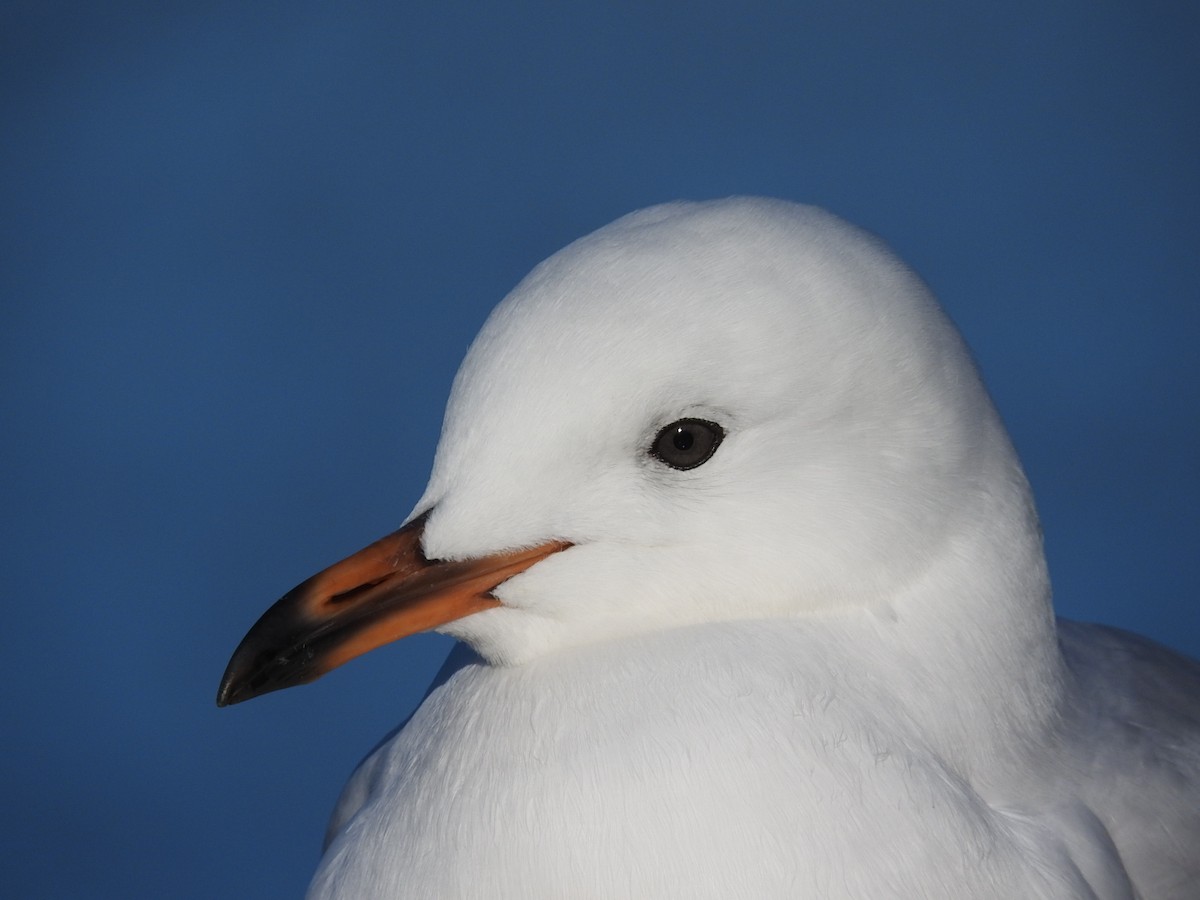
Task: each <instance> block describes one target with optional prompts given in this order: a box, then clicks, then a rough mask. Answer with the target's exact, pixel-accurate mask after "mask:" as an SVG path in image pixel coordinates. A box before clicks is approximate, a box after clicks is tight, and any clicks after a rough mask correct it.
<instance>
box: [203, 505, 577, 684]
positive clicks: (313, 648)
mask: <svg viewBox="0 0 1200 900" xmlns="http://www.w3.org/2000/svg"><path fill="white" fill-rule="evenodd" d="M424 525H425V516H420V517H418V518H416V519H414V520H413V521H412V522H409V523H408V524H407V525H405V526H404V527H403V528H401V529H400V530H399V531H396V532H393V533H392V534H389V535H388V536H387V537H385V538H382V539H380V540H378V541H376V542H375V543H373V544H371V545H370V546H368V547H364V548H363V549H362V550H360V551H358V552H357V553H355V554H354V555H353V556H349V557H347V558H346V559H344V560H342V561H341V562H339V563H336V564H334V565H332V566H330V567H329V568H328V569H326V570H325V571H323V572H318V573H317V574H316V575H314V576H313V577H312V578H310V579H308V580H307V581H305V582H303V583H301V584H299V585H297V586H296V587H294V588H293V589H292V590H290V591H289V592H288V593H287V594H285V595H284V596H283V598H282V599H280V600H279V601H278V602H277V603H276V604H275V605H274V606H272V607H271V608H270V609H268V610H267V611H266V612H265V613H263V616H262V618H261V619H259V620H258V621H257V622H256V623H255V625H254V627H253V628H251V629H250V631H249V633H247V635H246V636H245V637H244V638H242V642H241V644H239V645H238V648H237V650H235V651H234V654H233V657H232V658H231V659H230V660H229V665H228V666H227V667H226V669H225V677H223V678H222V679H221V687H220V689H219V690H218V691H217V706H229V705H231V704H233V703H241V702H242V701H243V700H249V699H250V698H251V697H257V696H259V695H260V694H266V693H269V692H271V691H277V690H280V689H281V688H286V687H291V686H293V685H296V684H306V683H308V682H310V681H315V680H316V679H318V678H320V677H321V676H322V675H324V674H325V673H326V672H329V671H330V670H332V669H335V668H337V667H338V666H340V665H341V664H342V663H344V662H348V661H349V660H351V659H353V658H354V657H356V656H361V655H362V654H364V653H366V652H367V651H368V650H374V649H375V648H376V647H379V646H382V645H383V644H386V643H390V642H391V641H395V640H398V639H400V638H402V637H405V636H407V635H410V634H416V633H417V632H418V631H427V630H428V629H430V628H436V627H437V626H438V625H442V624H445V623H446V622H452V621H454V620H455V619H461V618H462V617H464V616H469V615H471V614H472V613H477V612H481V611H483V610H485V609H493V608H495V607H497V606H499V605H500V601H499V600H497V599H496V598H495V597H493V596H492V595H491V593H490V592H491V591H492V590H493V589H494V588H496V587H497V586H498V585H500V584H501V583H502V582H504V581H507V580H508V579H509V578H511V577H512V576H514V575H516V574H517V573H519V572H523V571H525V570H526V569H528V568H529V567H530V566H532V565H533V564H534V563H537V562H539V561H541V560H543V559H545V558H546V557H547V556H549V555H550V554H552V553H556V552H558V551H559V550H564V549H566V548H567V547H568V546H570V545H569V544H566V543H563V542H559V541H555V542H552V543H548V544H542V545H541V546H538V547H531V548H528V549H525V550H514V551H512V552H509V553H497V554H494V555H492V556H484V557H481V558H479V559H468V560H461V561H437V560H434V561H431V560H428V559H426V558H425V554H424V553H423V552H422V551H421V535H422V530H423V528H424Z"/></svg>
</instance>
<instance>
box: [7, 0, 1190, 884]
mask: <svg viewBox="0 0 1200 900" xmlns="http://www.w3.org/2000/svg"><path fill="white" fill-rule="evenodd" d="M482 6H484V4H459V3H447V2H439V3H348V4H334V3H317V2H304V0H293V2H288V3H244V2H228V3H219V2H208V3H204V2H201V3H195V2H192V3H186V4H183V3H162V2H153V3H151V2H110V3H105V4H98V3H82V2H78V3H63V2H54V0H37V2H8V3H5V4H4V5H3V8H2V10H0V300H2V307H0V344H2V353H0V367H2V370H0V371H2V377H0V429H2V431H0V433H2V434H3V441H0V455H2V458H3V473H4V476H3V479H2V482H0V509H2V510H3V516H2V520H0V521H2V526H0V527H2V528H3V531H2V533H0V541H2V546H3V560H4V565H3V572H4V582H5V608H6V615H5V624H6V629H5V630H6V640H5V642H4V644H5V649H4V652H3V654H2V655H0V666H2V669H3V672H4V673H5V677H4V678H3V679H2V681H0V703H2V704H3V705H2V707H0V715H2V716H3V721H4V723H5V726H4V734H5V738H4V741H3V744H4V747H3V753H0V766H2V767H3V772H2V775H3V781H2V783H3V787H4V796H5V803H4V806H5V810H6V813H5V815H4V816H3V824H2V825H0V848H3V849H2V850H0V852H2V853H3V858H2V859H0V870H2V871H3V872H4V876H3V881H4V883H5V893H6V895H8V896H13V897H26V896H28V897H32V896H38V897H47V896H79V897H83V896H87V897H98V896H113V897H116V896H120V897H166V896H170V897H174V898H192V897H195V898H211V897H249V896H256V897H264V898H275V897H280V898H283V897H295V896H298V895H299V894H300V892H301V891H302V889H303V887H304V885H305V884H306V882H307V879H308V877H309V875H310V873H311V871H312V869H313V867H314V865H315V863H316V860H317V854H318V850H319V844H320V840H321V835H322V830H323V828H324V823H325V819H326V817H327V815H328V813H329V811H330V809H331V807H332V804H333V801H334V799H335V797H336V795H337V793H338V791H339V789H340V787H341V785H342V783H343V782H344V780H345V778H346V776H347V775H348V774H349V772H350V770H351V769H352V767H353V766H354V764H355V763H356V762H357V761H358V759H359V758H360V757H361V756H362V755H363V754H364V753H365V752H366V751H367V750H368V749H369V748H370V747H371V746H372V745H373V744H374V743H375V741H376V740H377V739H378V738H379V737H380V736H382V735H383V734H384V733H385V732H386V731H387V730H388V729H390V728H391V727H392V726H393V725H395V724H396V723H397V722H398V721H400V720H401V719H402V718H403V717H404V716H406V715H407V714H408V713H409V712H410V711H411V709H412V707H413V706H414V704H415V703H416V702H417V700H418V699H419V697H420V695H421V692H422V691H423V689H424V687H425V685H426V684H427V683H428V681H429V680H430V678H431V677H432V675H433V674H434V672H435V670H436V669H437V667H438V665H439V663H440V660H441V658H442V657H443V656H444V655H445V652H446V651H447V649H448V643H447V642H446V641H444V640H443V639H440V638H437V637H435V636H420V637H416V638H413V639H410V640H407V641H405V642H403V643H402V644H400V645H397V646H393V647H389V648H387V649H385V650H383V651H380V652H377V653H375V654H372V655H370V656H369V657H367V658H364V659H362V660H360V661H357V662H356V663H354V664H352V665H350V666H347V667H346V668H344V669H341V670H339V671H338V672H336V673H335V674H333V675H332V676H330V677H329V678H327V679H325V680H324V681H322V682H319V683H318V684H316V685H314V686H312V687H308V688H304V689H300V690H294V691H287V692H284V693H281V694H274V695H271V696H269V697H265V698H262V699H260V700H257V701H255V702H252V703H249V704H245V705H243V706H238V707H235V708H232V709H225V710H218V709H217V708H216V707H215V706H214V705H213V697H214V693H215V691H216V687H217V681H218V678H219V677H220V675H221V672H222V670H223V668H224V666H225V662H226V660H227V659H228V657H229V654H230V653H231V652H232V650H233V648H234V646H235V645H236V644H237V642H238V640H239V639H240V638H241V636H242V634H243V633H244V632H245V630H246V629H247V628H248V627H249V625H250V624H251V623H252V622H253V621H254V619H255V618H256V617H257V616H258V615H259V613H261V612H262V611H263V610H264V609H265V608H266V607H267V605H269V604H270V603H271V602H272V601H273V600H274V599H275V598H276V597H277V596H278V595H279V594H281V593H282V592H283V591H284V590H286V589H287V588H289V587H291V586H292V584H294V583H295V582H297V581H298V580H300V579H301V578H303V577H305V576H307V575H308V574H310V573H311V572H313V571H315V570H316V569H317V568H319V567H321V566H323V565H325V564H327V563H329V562H332V561H333V560H335V559H338V558H340V557H342V556H343V555H345V554H346V553H348V552H350V551H352V550H355V549H357V548H358V547H359V546H361V545H362V544H364V543H366V542H367V541H369V540H371V539H373V538H375V537H377V536H379V535H381V534H383V533H385V532H387V531H390V530H391V529H393V528H394V527H395V526H396V525H397V524H398V523H399V522H400V520H401V518H402V517H403V516H404V515H405V514H406V513H407V512H408V510H409V508H410V507H411V505H412V504H413V502H415V500H416V498H417V496H418V495H419V494H420V491H421V488H422V486H423V484H424V479H425V477H426V474H427V472H428V468H429V464H430V461H431V458H432V453H433V448H434V442H435V440H436V437H437V434H438V428H439V423H440V417H441V410H442V406H443V404H444V402H445V398H446V395H447V392H448V390H449V385H450V380H451V378H452V376H453V373H454V371H455V369H456V367H457V365H458V362H459V360H460V359H461V357H462V354H463V352H464V350H465V349H466V346H467V344H468V342H469V341H470V339H471V337H472V336H473V335H474V333H475V331H476V330H477V329H478V327H479V325H480V324H481V323H482V321H483V319H484V317H485V316H486V314H487V312H488V310H489V309H490V308H491V307H492V306H493V305H494V304H495V303H496V302H497V301H498V300H499V299H500V298H501V297H502V296H503V295H504V294H505V293H506V292H507V291H508V290H509V288H511V287H512V285H513V284H515V282H516V281H517V280H518V279H519V278H520V277H521V276H522V275H523V274H524V273H525V272H526V271H527V270H528V269H529V268H530V267H531V266H532V265H533V264H535V263H536V262H538V261H539V260H541V259H542V258H544V257H545V256H547V255H548V254H550V253H551V252H553V251H554V250H555V249H557V248H558V247H560V246H562V245H563V244H565V243H567V242H568V241H570V240H572V239H574V238H575V237H578V236H580V235H582V234H584V233H586V232H588V231H590V230H592V229H593V228H596V227H598V226H600V225H602V224H604V223H605V222H608V221H609V220H611V219H613V218H615V217H617V216H618V215H621V214H623V213H625V212H628V211H629V210H632V209H635V208H638V207H642V206H646V205H648V204H651V203H656V202H659V201H663V200H669V199H676V198H696V199H699V198H709V197H719V196H724V195H728V194H732V193H755V194H766V195H772V196H779V197H786V198H790V199H796V200H803V201H809V202H816V203H820V204H822V205H825V206H827V207H829V208H830V209H832V210H834V211H836V212H838V213H840V214H841V215H843V216H845V217H847V218H849V219H851V220H853V221H855V222H856V223H858V224H860V225H863V226H865V227H867V228H869V229H871V230H873V231H875V232H877V233H879V234H880V235H882V236H883V237H884V238H885V239H886V240H888V241H889V242H890V243H891V244H892V245H893V246H894V247H896V249H897V250H898V251H899V252H900V253H901V255H902V256H904V257H905V258H906V259H907V260H908V261H909V262H911V263H912V264H913V265H914V266H915V267H916V268H917V269H918V270H919V271H920V272H921V273H922V274H923V275H924V276H925V278H926V279H927V280H928V281H929V282H930V283H931V284H932V285H933V287H934V289H935V290H936V291H937V293H938V294H939V296H940V297H941V298H942V300H943V302H944V303H945V305H946V307H947V308H948V309H949V311H950V313H951V315H952V316H953V317H954V318H955V319H956V320H957V322H958V323H959V324H960V326H961V327H962V329H963V331H964V333H965V334H966V336H967V340H968V341H969V342H970V344H971V345H972V347H973V348H974V350H975V352H976V354H977V356H978V359H979V361H980V364H981V365H982V368H983V370H984V373H985V375H986V377H987V379H988V382H989V384H990V386H991V388H992V391H993V393H994V395H995V397H996V400H997V403H998V405H999V406H1000V409H1001V412H1002V413H1003V415H1004V417H1005V419H1006V421H1007V422H1008V424H1009V427H1010V429H1011V430H1012V432H1013V435H1014V439H1015V441H1016V444H1017V446H1018V448H1019V450H1020V451H1021V454H1022V457H1023V459H1024V461H1025V464H1026V467H1027V469H1028V471H1029V474H1030V477H1031V479H1032V481H1033V484H1034V488H1035V490H1036V492H1037V495H1038V498H1039V501H1040V508H1041V512H1042V516H1043V521H1044V526H1045V531H1046V539H1047V547H1048V552H1049V556H1050V562H1051V569H1052V573H1053V576H1054V579H1055V587H1056V595H1057V604H1058V608H1059V610H1060V611H1061V612H1062V613H1064V614H1066V615H1070V616H1073V617H1078V618H1083V619H1093V620H1101V621H1105V622H1110V623H1114V624H1117V625H1121V626H1124V627H1128V628H1132V629H1136V630H1138V631H1141V632H1144V633H1147V634H1149V635H1151V636H1153V637H1155V638H1157V639H1158V640H1161V641H1164V642H1166V643H1168V644H1171V645H1173V646H1175V647H1177V648H1180V649H1182V650H1185V651H1188V652H1190V653H1193V654H1200V608H1198V606H1197V603H1196V595H1197V591H1196V586H1197V583H1198V578H1197V575H1198V573H1200V552H1197V543H1198V540H1200V515H1198V512H1197V510H1198V509H1200V477H1198V475H1197V463H1198V461H1200V403H1198V402H1197V401H1198V400H1200V397H1198V394H1200V353H1198V351H1197V339H1198V338H1200V242H1198V237H1200V163H1198V162H1197V161H1198V160H1200V54H1197V53H1196V44H1195V40H1196V35H1197V34H1198V33H1200V21H1198V12H1197V10H1198V9H1200V7H1197V6H1196V5H1195V4H1188V3H1160V2H1146V0H1138V2H1132V0H1131V2H1125V3H1104V2H1096V0H1079V2H1051V3H1046V2H1013V3H1006V4H997V3H962V4H890V3H882V2H880V3H845V2H833V0H830V2H818V3H805V2H792V3H781V4H762V3H749V4H741V5H739V6H740V7H741V10H742V11H739V12H737V13H732V12H729V9H730V8H732V6H734V5H733V4H727V3H700V4H682V3H680V4H667V3H608V4H582V3H561V2H553V3H544V4H535V3H527V4H519V5H510V4H490V5H488V6H489V9H488V10H486V11H484V10H481V9H480V7H482Z"/></svg>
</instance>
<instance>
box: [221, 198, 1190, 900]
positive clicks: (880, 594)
mask: <svg viewBox="0 0 1200 900" xmlns="http://www.w3.org/2000/svg"><path fill="white" fill-rule="evenodd" d="M427 628H438V629H439V630H441V631H444V632H447V633H449V634H452V635H454V636H456V637H458V638H460V639H461V640H462V641H464V642H466V644H468V645H470V647H471V648H473V649H474V651H475V652H476V653H477V654H478V656H468V657H463V654H458V653H456V657H457V658H456V659H452V661H451V662H450V663H448V665H447V670H446V674H445V676H444V678H442V679H440V680H441V681H442V682H443V683H440V684H439V685H438V686H436V687H435V688H434V689H432V690H431V692H430V694H429V695H428V697H427V698H426V700H425V701H424V703H423V704H422V705H421V707H420V708H419V709H418V710H417V712H416V713H415V714H414V715H413V716H412V718H411V719H410V721H409V722H408V723H407V724H406V725H405V726H404V727H403V728H402V729H400V730H399V731H398V732H397V733H395V734H394V736H392V737H391V738H390V739H388V740H387V741H386V742H385V743H383V744H382V745H381V746H380V747H378V748H377V749H376V750H375V751H374V752H373V753H372V754H371V755H370V756H369V757H368V758H367V760H365V761H364V763H363V764H362V766H361V767H360V768H359V770H358V771H357V772H356V773H355V775H354V776H353V778H352V779H351V781H350V783H349V785H348V786H347V788H346V790H345V793H344V795H343V797H342V799H341V801H340V802H339V804H338V807H337V810H336V812H335V814H334V818H333V822H332V824H331V828H330V836H329V843H328V846H327V849H326V852H325V855H324V858H323V859H322V861H321V864H320V868H319V870H318V871H317V874H316V877H315V880H314V881H313V884H312V887H311V889H310V893H309V897H310V898H312V900H326V898H356V900H369V898H380V900H382V898H397V897H421V898H424V897H437V898H455V897H463V898H467V897H471V898H474V897H478V898H523V900H524V898H585V897H596V898H611V897H637V898H676V897H679V898H684V897H686V898H704V897H713V898H733V897H745V898H782V897H787V898H795V897H799V898H823V900H838V898H862V900H883V898H903V900H911V898H946V900H979V898H1005V900H1012V898H1021V900H1027V898H1102V900H1109V898H1141V900H1182V898H1196V897H1200V666H1197V664H1196V663H1194V662H1192V661H1189V660H1187V659H1185V658H1183V657H1180V656H1178V655H1176V654H1174V653H1172V652H1171V651H1169V650H1167V649H1165V648H1163V647H1160V646H1158V645H1156V644H1153V643H1151V642H1149V641H1147V640H1144V639H1142V638H1138V637H1135V636H1133V635H1130V634H1126V633H1123V632H1119V631H1115V630H1112V629H1108V628H1103V627H1100V626H1094V625H1082V624H1077V623H1071V622H1065V621H1061V620H1060V621H1057V622H1056V620H1055V618H1054V615H1053V613H1052V611H1051V606H1050V585H1049V580H1048V577H1047V573H1046V565H1045V561H1044V557H1043V554H1042V545H1041V537H1040V532H1039V527H1038V522H1037V516H1036V512H1035V510H1034V504H1033V499H1032V496H1031V494H1030V490H1029V487H1028V484H1027V483H1026V480H1025V476H1024V474H1023V472H1022V470H1021V466H1020V463H1019V462H1018V460H1017V456H1016V454H1015V452H1014V451H1013V448H1012V446H1011V444H1010V442H1009V439H1008V436H1007V434H1006V433H1005V430H1004V427H1003V425H1002V424H1001V422H1000V419H999V417H998V415H997V414H996V411H995V409H994V408H993V406H992V403H991V401H990V400H989V398H988V395H987V393H986V391H985V389H984V386H983V384H982V383H981V381H980V379H979V376H978V374H977V372H976V370H975V367H974V365H973V364H972V362H971V359H970V357H969V355H968V352H967V350H966V348H965V346H964V345H963V342H962V340H961V339H960V337H959V335H958V333H957V332H956V330H955V329H954V327H953V326H952V325H951V324H950V322H949V321H948V319H947V318H946V317H945V315H944V314H943V313H942V311H941V310H940V309H939V308H938V306H937V303H936V301H935V300H934V298H933V297H932V296H931V294H930V293H929V291H928V289H927V288H926V287H925V286H924V285H923V284H922V283H921V281H920V280H919V279H918V278H917V277H916V276H915V275H913V274H912V273H911V272H910V271H909V270H908V269H907V268H906V267H905V266H904V265H903V264H902V263H901V262H900V261H899V260H897V259H896V258H895V257H894V256H893V255H892V254H891V253H890V252H889V251H888V250H887V249H886V248H885V247H883V246H882V245H881V244H880V243H879V242H878V241H877V240H875V239H874V238H872V237H870V236H868V235H866V234H864V233H863V232H861V231H859V230H857V229H855V228H854V227H852V226H850V225H848V224H846V223H844V222H842V221H841V220H839V219H837V218H836V217H834V216H832V215H830V214H828V213H825V212H822V211H820V210H817V209H813V208H809V207H803V206H796V205H793V204H790V203H783V202H777V201H770V200H756V199H731V200H724V201H717V202H710V203H695V204H692V203H679V204H668V205H664V206H657V207H654V208H651V209H647V210H643V211H641V212H637V213H634V214H632V215H629V216H626V217H624V218H622V219H620V220H618V221H617V222H614V223H613V224H611V225H609V226H607V227H605V228H602V229H600V230H599V231H597V232H595V233H594V234H592V235H590V236H588V237H585V238H583V239H582V240H579V241H577V242H575V243H574V244H572V245H570V246H569V247H567V248H566V249H564V250H562V251H560V252H559V253H557V254H555V255H554V256H552V257H551V258H550V259H548V260H547V261H546V262H544V263H542V264H541V265H540V266H538V267H537V268H536V269H534V271H533V272H532V273H531V274H530V275H529V276H528V277H527V278H526V279H525V280H524V281H523V282H522V283H521V284H520V285H519V286H518V287H517V288H516V289H515V290H514V291H513V292H512V294H510V295H509V297H508V298H507V299H506V300H505V301H504V302H503V303H501V304H500V306H499V307H498V308H497V309H496V310H495V312H494V313H493V314H492V316H491V317H490V318H489V319H488V321H487V323H486V325H485V326H484V328H483V330H482V332H481V333H480V335H479V337H478V338H477V339H476V341H475V343H474V344H473V345H472V347H471V349H470V351H469V353H468V354H467V358H466V361H465V362H464V364H463V366H462V369H461V370H460V372H459V374H458V377H457V379H456V381H455V384H454V389H453V393H452V396H451V399H450V403H449V406H448V409H447V411H446V420H445V425H444V428H443V432H442V438H441V443H440V445H439V447H438V452H437V457H436V461H435V463H434V469H433V474H432V477H431V479H430V482H429V486H428V488H427V490H426V492H425V495H424V496H423V497H422V498H421V500H420V501H419V502H418V504H417V506H416V509H415V510H414V512H413V514H412V515H411V516H410V518H409V520H408V524H406V525H405V526H404V527H403V528H402V529H401V530H400V531H398V532H396V533H395V534H394V535H390V536H389V537H387V538H384V539H383V540H381V541H379V542H377V543H376V544H373V545H371V546H370V547H368V548H367V549H366V550H364V551H362V552H361V553H359V554H356V555H355V556H353V557H351V558H350V559H348V560H346V561H344V562H342V563H339V564H338V565H336V566H334V567H332V568H330V569H328V570H326V571H325V572H323V573H321V574H319V575H317V576H314V577H313V578H312V579H310V580H309V581H308V582H305V583H304V584H303V585H301V586H299V587H298V588H296V589H295V590H294V591H292V592H291V593H290V594H288V595H287V596H286V597H285V598H284V599H283V600H281V601H280V602H279V603H278V604H276V606H275V607H273V608H272V609H271V610H269V611H268V612H267V614H266V615H264V616H263V618H262V619H261V620H260V621H259V623H258V624H257V625H256V626H255V627H254V629H253V630H252V631H251V632H250V634H248V635H247V637H246V638H245V640H244V641H243V643H242V645H241V646H240V647H239V648H238V651H237V653H236V654H235V655H234V657H233V659H232V660H231V662H230V665H229V669H228V670H227V672H226V675H225V679H224V681H223V682H222V686H221V692H220V694H219V698H218V702H220V703H222V704H226V703H233V702H238V701H240V700H244V699H247V698H249V697H252V696H256V695H257V694H261V693H265V692H266V691H269V690H274V689H277V688H280V687H286V686H288V685H290V684H296V683H300V682H302V681H308V680H311V679H312V678H315V677H317V676H319V675H320V674H322V673H324V672H325V671H328V670H329V669H330V668H333V667H334V666H336V665H339V664H340V663H342V662H344V661H346V660H347V659H349V658H351V657H353V656H355V655H358V654H359V653H362V652H365V651H367V650H369V649H371V648H372V647H374V646H378V645H379V644H381V643H383V642H385V641H389V640H394V639H396V638H398V637H401V636H403V635H405V634H410V633H412V632H414V631H419V630H423V629H427Z"/></svg>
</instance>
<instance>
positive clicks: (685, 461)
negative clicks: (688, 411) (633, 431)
mask: <svg viewBox="0 0 1200 900" xmlns="http://www.w3.org/2000/svg"><path fill="white" fill-rule="evenodd" d="M724 439H725V429H724V428H722V427H721V426H720V425H718V424H717V423H716V422H710V421H708V420H707V419H679V420H678V421H676V422H672V423H671V424H670V425H668V426H667V427H666V428H664V429H663V430H662V431H660V432H659V433H658V435H657V436H656V437H655V438H654V441H653V443H651V444H650V455H651V456H653V457H654V458H655V459H657V460H659V461H660V462H663V463H666V464H667V465H668V466H670V467H671V468H672V469H681V470H687V469H694V468H696V467H697V466H702V465H704V464H705V463H706V462H708V461H709V460H710V459H712V455H713V454H714V453H716V452H717V448H718V447H719V446H721V441H723V440H724Z"/></svg>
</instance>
